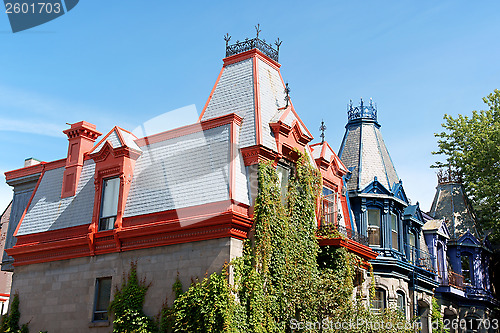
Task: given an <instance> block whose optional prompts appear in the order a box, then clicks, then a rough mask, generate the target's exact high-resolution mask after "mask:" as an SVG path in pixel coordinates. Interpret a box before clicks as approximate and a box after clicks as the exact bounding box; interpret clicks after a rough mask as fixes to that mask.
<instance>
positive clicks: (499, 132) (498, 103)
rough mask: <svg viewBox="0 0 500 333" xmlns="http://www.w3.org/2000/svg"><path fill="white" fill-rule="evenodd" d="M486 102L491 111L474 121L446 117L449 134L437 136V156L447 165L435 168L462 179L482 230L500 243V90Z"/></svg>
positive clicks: (478, 114) (474, 114)
mask: <svg viewBox="0 0 500 333" xmlns="http://www.w3.org/2000/svg"><path fill="white" fill-rule="evenodd" d="M483 101H484V103H485V104H486V105H488V107H489V109H488V110H481V111H473V112H472V116H471V117H468V116H463V115H458V117H456V118H454V117H452V116H450V115H447V114H445V115H444V120H445V123H443V124H442V126H443V128H444V129H445V130H446V131H443V132H441V133H436V134H435V136H436V137H438V138H439V139H438V147H439V150H438V151H437V152H434V154H440V155H444V156H446V162H444V163H443V162H437V163H436V164H435V165H433V167H438V168H442V167H446V168H451V169H452V170H455V171H457V172H458V173H459V174H460V175H462V177H463V184H464V186H465V189H466V191H467V194H468V196H469V198H470V199H471V200H472V204H473V207H474V209H475V211H476V214H477V217H478V220H479V222H480V223H481V225H482V226H483V229H484V230H488V229H489V230H492V231H493V232H494V234H493V236H494V239H495V240H496V241H500V90H495V91H494V92H493V93H491V94H489V95H488V96H487V97H485V98H483Z"/></svg>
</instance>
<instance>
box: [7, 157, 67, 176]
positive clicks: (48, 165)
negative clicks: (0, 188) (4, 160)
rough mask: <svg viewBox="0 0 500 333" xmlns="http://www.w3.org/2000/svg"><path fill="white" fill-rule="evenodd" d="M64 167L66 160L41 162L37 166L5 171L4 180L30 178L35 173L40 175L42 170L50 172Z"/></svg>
mask: <svg viewBox="0 0 500 333" xmlns="http://www.w3.org/2000/svg"><path fill="white" fill-rule="evenodd" d="M65 165H66V158H63V159H60V160H55V161H52V162H41V163H39V164H36V165H32V166H29V167H25V168H20V169H16V170H12V171H7V172H5V180H7V181H9V180H12V179H16V178H21V177H25V176H30V175H34V174H37V173H41V172H42V170H43V169H44V170H52V169H57V168H62V167H64V166H65Z"/></svg>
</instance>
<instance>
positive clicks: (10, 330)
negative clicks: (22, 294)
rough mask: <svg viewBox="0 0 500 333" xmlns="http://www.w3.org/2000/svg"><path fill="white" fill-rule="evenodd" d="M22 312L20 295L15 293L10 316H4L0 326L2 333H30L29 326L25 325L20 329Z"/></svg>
mask: <svg viewBox="0 0 500 333" xmlns="http://www.w3.org/2000/svg"><path fill="white" fill-rule="evenodd" d="M20 318H21V312H20V311H19V294H18V293H15V294H14V297H13V298H12V303H11V305H10V311H9V313H8V314H6V315H4V316H2V323H1V324H0V332H2V333H29V329H28V324H23V325H21V327H19V319H20Z"/></svg>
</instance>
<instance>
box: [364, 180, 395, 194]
mask: <svg viewBox="0 0 500 333" xmlns="http://www.w3.org/2000/svg"><path fill="white" fill-rule="evenodd" d="M361 193H372V194H385V195H392V193H391V192H390V191H389V190H388V189H387V188H385V186H384V185H382V184H381V183H380V182H379V181H378V179H377V177H375V179H374V180H373V181H372V182H371V183H370V184H368V185H367V186H366V187H365V188H364V189H363V190H362V191H361Z"/></svg>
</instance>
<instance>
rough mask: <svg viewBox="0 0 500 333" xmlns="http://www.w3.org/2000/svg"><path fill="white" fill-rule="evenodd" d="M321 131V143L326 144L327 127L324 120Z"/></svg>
mask: <svg viewBox="0 0 500 333" xmlns="http://www.w3.org/2000/svg"><path fill="white" fill-rule="evenodd" d="M319 130H320V131H321V134H320V135H319V136H320V137H321V143H324V142H325V130H326V125H325V122H324V121H323V119H321V126H320V127H319Z"/></svg>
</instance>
